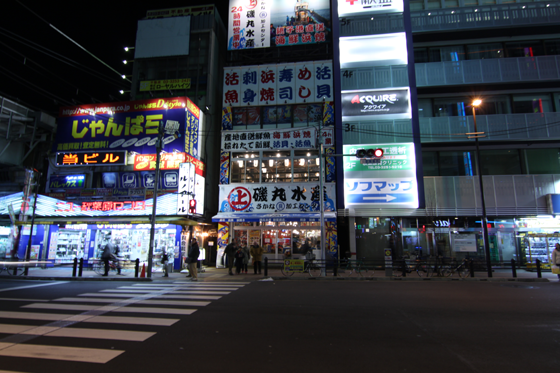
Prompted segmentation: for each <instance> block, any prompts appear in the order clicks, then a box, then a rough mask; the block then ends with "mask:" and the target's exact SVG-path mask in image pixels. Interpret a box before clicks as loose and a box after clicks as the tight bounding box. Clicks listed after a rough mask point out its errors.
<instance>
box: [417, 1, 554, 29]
mask: <svg viewBox="0 0 560 373" xmlns="http://www.w3.org/2000/svg"><path fill="white" fill-rule="evenodd" d="M411 22H412V32H423V31H438V30H439V31H445V30H459V29H475V28H477V29H478V28H494V27H504V26H510V27H511V26H521V25H527V26H528V25H543V24H547V23H548V24H558V23H559V22H560V4H559V3H547V2H538V3H518V4H495V5H484V6H476V7H468V8H448V9H434V10H424V11H421V12H412V13H411Z"/></svg>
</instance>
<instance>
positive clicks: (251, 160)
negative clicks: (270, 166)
mask: <svg viewBox="0 0 560 373" xmlns="http://www.w3.org/2000/svg"><path fill="white" fill-rule="evenodd" d="M259 172H260V170H259V153H232V163H231V182H232V183H259V182H260V179H259V177H260V174H259Z"/></svg>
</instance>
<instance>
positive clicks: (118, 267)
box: [113, 239, 122, 275]
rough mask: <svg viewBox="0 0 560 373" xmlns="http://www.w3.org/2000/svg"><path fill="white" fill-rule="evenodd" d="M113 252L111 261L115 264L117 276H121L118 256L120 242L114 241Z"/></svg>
mask: <svg viewBox="0 0 560 373" xmlns="http://www.w3.org/2000/svg"><path fill="white" fill-rule="evenodd" d="M115 243H116V244H115V252H114V253H113V261H114V262H115V264H116V265H117V275H122V273H121V269H122V267H121V258H120V254H121V245H120V244H121V241H120V240H118V239H117V240H115Z"/></svg>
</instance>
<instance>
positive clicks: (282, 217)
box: [212, 212, 336, 223]
mask: <svg viewBox="0 0 560 373" xmlns="http://www.w3.org/2000/svg"><path fill="white" fill-rule="evenodd" d="M324 215H325V221H336V215H335V213H334V212H325V213H324ZM212 221H213V222H234V223H244V222H253V221H258V222H269V221H272V222H274V221H276V222H282V221H317V222H320V221H321V214H320V213H311V212H309V213H300V214H298V213H293V214H274V213H269V214H266V213H263V214H250V213H238V214H235V213H231V212H230V213H225V212H223V213H220V214H218V215H216V216H213V217H212Z"/></svg>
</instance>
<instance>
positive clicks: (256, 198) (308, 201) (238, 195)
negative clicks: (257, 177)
mask: <svg viewBox="0 0 560 373" xmlns="http://www.w3.org/2000/svg"><path fill="white" fill-rule="evenodd" d="M319 190H320V187H319V183H274V184H272V183H271V184H245V185H237V186H236V185H221V186H220V210H219V211H220V212H237V213H249V212H250V213H256V212H267V213H270V212H296V213H297V212H314V211H319V206H320V203H319V201H320V198H321V196H320V194H319ZM323 198H324V202H325V209H324V211H335V208H336V197H335V186H334V185H333V184H327V185H325V186H324V196H323Z"/></svg>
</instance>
